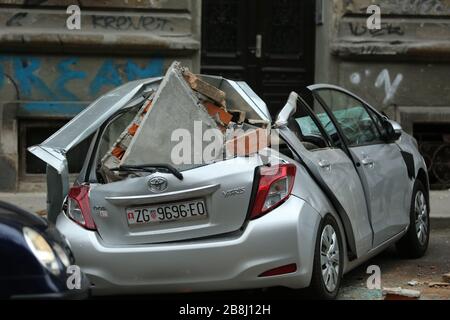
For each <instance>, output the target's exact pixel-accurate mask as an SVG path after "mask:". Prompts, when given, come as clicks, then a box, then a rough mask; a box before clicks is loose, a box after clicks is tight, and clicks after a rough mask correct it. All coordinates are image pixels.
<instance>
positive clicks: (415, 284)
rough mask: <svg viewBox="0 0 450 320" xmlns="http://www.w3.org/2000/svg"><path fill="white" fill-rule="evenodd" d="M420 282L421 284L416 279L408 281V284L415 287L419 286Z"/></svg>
mask: <svg viewBox="0 0 450 320" xmlns="http://www.w3.org/2000/svg"><path fill="white" fill-rule="evenodd" d="M418 284H419V282H418V281H416V280H411V281H408V285H409V286H411V287H415V286H417V285H418Z"/></svg>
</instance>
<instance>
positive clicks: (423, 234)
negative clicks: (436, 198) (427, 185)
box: [414, 191, 428, 245]
mask: <svg viewBox="0 0 450 320" xmlns="http://www.w3.org/2000/svg"><path fill="white" fill-rule="evenodd" d="M414 213H415V217H416V221H415V222H416V234H417V240H419V243H420V244H421V245H424V244H425V242H426V241H427V237H428V211H427V202H426V201H425V196H424V194H423V192H422V191H417V193H416V198H415V200H414Z"/></svg>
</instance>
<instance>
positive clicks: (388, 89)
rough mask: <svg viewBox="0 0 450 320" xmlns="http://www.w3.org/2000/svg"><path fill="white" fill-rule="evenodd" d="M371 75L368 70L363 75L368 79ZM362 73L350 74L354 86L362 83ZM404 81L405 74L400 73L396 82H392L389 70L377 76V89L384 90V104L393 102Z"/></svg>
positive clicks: (396, 77)
mask: <svg viewBox="0 0 450 320" xmlns="http://www.w3.org/2000/svg"><path fill="white" fill-rule="evenodd" d="M370 74H371V71H370V70H368V69H366V70H365V71H364V73H363V75H364V76H365V77H366V78H367V77H369V76H370ZM362 80H363V79H362V77H361V73H359V72H353V73H352V74H350V82H351V83H352V84H353V85H359V84H361V82H362ZM402 81H403V74H401V73H399V74H397V75H396V76H395V79H394V81H392V80H391V76H390V74H389V70H387V69H383V70H382V71H381V72H380V73H379V74H378V76H377V78H376V80H375V83H374V85H375V87H376V88H381V87H383V89H384V100H383V104H387V103H388V102H389V101H391V100H392V99H393V98H394V96H395V94H396V93H397V90H398V88H399V86H400V83H401V82H402Z"/></svg>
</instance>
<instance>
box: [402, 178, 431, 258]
mask: <svg viewBox="0 0 450 320" xmlns="http://www.w3.org/2000/svg"><path fill="white" fill-rule="evenodd" d="M427 194H428V192H427V190H426V189H425V187H424V185H423V184H422V182H421V181H420V180H416V182H415V183H414V188H413V195H412V198H411V207H410V210H409V220H410V221H409V228H408V232H407V233H406V234H405V235H404V236H403V238H401V239H400V240H399V241H398V242H397V244H396V248H397V251H398V253H399V254H400V256H402V257H404V258H408V259H417V258H420V257H422V256H423V255H424V254H425V252H426V251H427V248H428V242H429V240H430V210H429V207H430V206H429V203H428V197H427ZM416 203H417V206H416ZM424 229H425V230H424ZM419 231H420V233H419Z"/></svg>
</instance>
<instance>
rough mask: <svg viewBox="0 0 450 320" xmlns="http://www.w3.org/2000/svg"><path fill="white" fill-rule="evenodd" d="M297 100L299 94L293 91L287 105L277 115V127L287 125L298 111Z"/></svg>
mask: <svg viewBox="0 0 450 320" xmlns="http://www.w3.org/2000/svg"><path fill="white" fill-rule="evenodd" d="M297 100H298V94H297V93H296V92H294V91H293V92H291V94H290V95H289V99H288V101H287V103H286V105H285V106H284V107H283V109H281V111H280V113H279V114H278V116H277V120H276V121H275V127H276V128H282V127H285V126H287V124H288V121H289V118H290V117H291V116H292V115H293V114H295V112H296V111H297Z"/></svg>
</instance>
